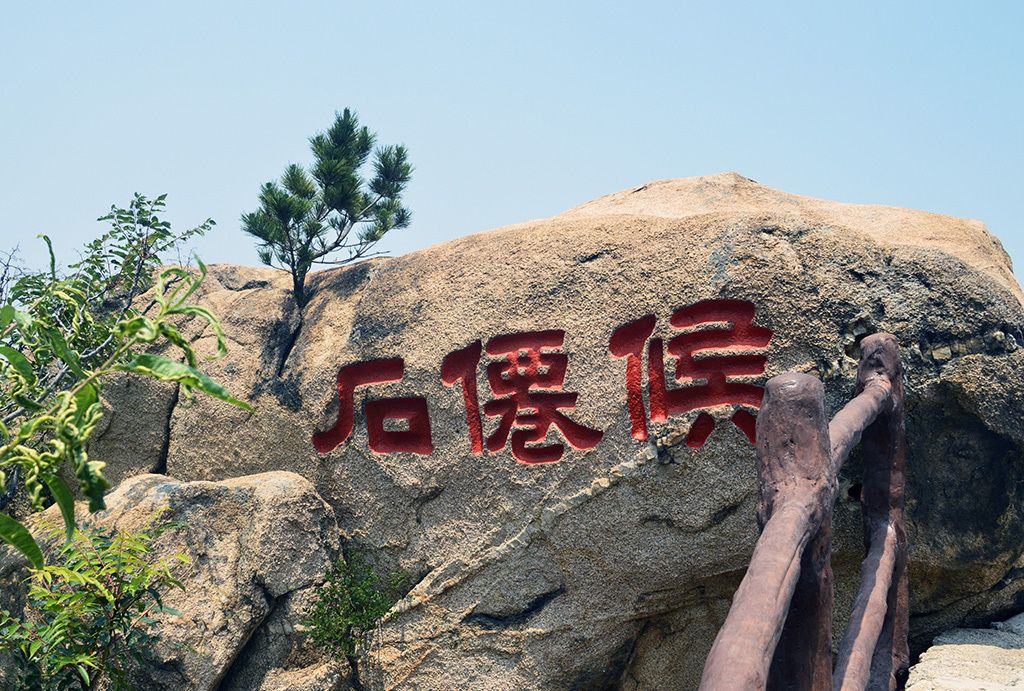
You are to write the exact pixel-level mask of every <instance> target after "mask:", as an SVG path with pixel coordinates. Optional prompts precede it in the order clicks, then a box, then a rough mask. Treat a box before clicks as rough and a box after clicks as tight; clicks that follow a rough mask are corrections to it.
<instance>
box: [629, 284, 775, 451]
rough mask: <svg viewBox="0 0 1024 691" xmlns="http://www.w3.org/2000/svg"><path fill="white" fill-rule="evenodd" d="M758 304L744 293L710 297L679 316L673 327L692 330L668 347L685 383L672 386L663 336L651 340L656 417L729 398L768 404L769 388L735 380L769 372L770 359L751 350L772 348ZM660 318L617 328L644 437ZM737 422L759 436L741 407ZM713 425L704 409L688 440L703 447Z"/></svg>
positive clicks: (637, 433)
mask: <svg viewBox="0 0 1024 691" xmlns="http://www.w3.org/2000/svg"><path fill="white" fill-rule="evenodd" d="M754 309H755V308H754V305H753V304H752V303H750V302H746V301H743V300H705V301H703V302H698V303H697V304H695V305H691V306H689V307H684V308H682V309H679V310H677V311H676V312H675V313H674V314H673V315H672V318H671V324H672V326H673V327H674V328H676V329H685V330H686V332H685V333H683V334H680V335H678V336H676V337H674V338H672V339H671V340H670V341H669V342H668V352H669V354H670V355H672V356H674V357H676V358H677V362H676V368H675V375H676V376H675V378H676V381H678V382H679V383H681V384H684V386H683V387H676V388H669V386H668V384H667V383H666V381H665V362H664V344H663V341H662V340H661V339H660V338H654V339H651V340H650V342H649V344H648V361H647V364H648V374H647V379H648V385H649V398H650V408H651V421H652V422H664V421H665V420H667V419H668V418H669V417H670V416H672V415H678V414H681V413H687V412H690V411H692V410H700V409H704V408H713V407H716V406H722V405H734V406H744V407H747V408H754V409H757V408H760V407H761V399H762V398H763V396H764V389H763V387H761V386H757V385H755V384H748V383H745V382H737V381H733V379H732V378H734V377H740V376H758V375H761V374H764V371H765V366H766V364H767V358H766V357H765V356H764V355H763V354H758V353H752V352H750V351H751V350H756V349H762V348H765V347H766V346H767V345H768V343H769V342H770V341H771V338H772V332H771V331H770V330H769V329H765V328H763V327H759V326H754V324H753V321H754ZM654 325H655V318H654V316H653V315H648V316H646V317H644V318H642V319H638V320H636V321H633V322H630V323H628V324H625V325H623V326H621V327H619V328H618V329H616V330H615V332H614V333H613V334H612V338H611V341H610V342H609V350H610V351H611V354H612V356H614V357H617V358H621V357H624V358H626V398H627V402H628V404H629V414H630V420H631V422H632V425H633V437H634V438H636V439H640V440H643V439H646V438H647V424H646V419H645V418H646V416H645V415H644V409H643V398H642V395H641V390H642V383H641V381H640V379H641V372H642V363H641V358H642V354H643V346H644V342H645V341H646V340H647V339H648V338H649V337H650V335H651V334H652V333H653V332H654ZM732 421H733V423H735V424H736V426H737V427H739V428H740V429H741V430H742V431H743V433H744V434H746V435H747V438H749V439H750V441H751V443H753V441H754V423H755V418H754V416H753V415H752V414H751V413H750V412H748V411H747V410H743V409H740V410H737V411H736V412H735V413H734V414H733V416H732ZM714 427H715V421H714V418H712V417H711V416H710V415H709V414H707V413H706V412H702V413H700V415H698V416H697V419H696V420H695V421H694V423H693V425H692V426H691V427H690V431H689V434H688V435H687V438H686V443H687V444H688V445H689V446H691V447H693V448H699V447H701V446H703V445H704V442H705V441H707V438H708V436H710V434H711V432H712V430H714Z"/></svg>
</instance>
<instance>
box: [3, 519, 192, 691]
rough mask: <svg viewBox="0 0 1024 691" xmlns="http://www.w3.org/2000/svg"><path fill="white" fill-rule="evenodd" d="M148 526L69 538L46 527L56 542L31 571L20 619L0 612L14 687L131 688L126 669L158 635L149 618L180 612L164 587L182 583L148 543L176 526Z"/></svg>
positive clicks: (92, 530) (89, 530) (85, 531)
mask: <svg viewBox="0 0 1024 691" xmlns="http://www.w3.org/2000/svg"><path fill="white" fill-rule="evenodd" d="M153 526H154V524H153V523H151V524H150V527H147V528H146V529H144V530H142V531H141V532H138V533H131V532H125V531H114V530H103V529H100V528H97V527H92V526H87V527H83V528H81V529H76V530H75V532H74V534H73V536H72V538H71V541H70V542H67V543H65V542H64V527H63V526H50V535H49V538H50V541H51V542H52V543H54V544H56V545H58V547H56V548H55V549H54V551H53V552H52V553H51V554H49V555H48V557H49V558H48V562H49V563H48V564H47V565H45V566H43V567H42V568H34V567H33V568H31V569H30V573H31V575H30V576H29V579H28V584H29V588H28V599H27V604H26V607H25V612H24V618H23V619H22V618H20V617H17V616H15V615H13V614H12V613H10V612H8V611H0V651H3V652H5V653H6V654H7V655H8V656H9V658H10V659H13V661H14V663H15V666H16V668H17V681H16V682H15V683H16V684H17V686H16V688H18V689H45V690H47V691H49V690H50V689H95V688H99V687H100V684H101V682H102V683H105V684H106V685H107V687H112V688H115V689H126V688H129V687H128V684H127V677H126V672H127V670H128V668H129V666H130V665H131V664H132V662H133V661H135V662H142V653H143V652H144V651H145V650H146V649H147V648H148V647H150V646H151V645H152V644H153V642H154V641H155V640H156V636H155V635H154V634H153V633H152V632H151V631H150V629H151V625H152V624H154V623H155V620H154V619H153V616H154V615H156V614H158V613H161V612H164V613H169V614H177V612H175V611H174V610H171V609H170V608H168V607H166V606H165V605H164V604H163V601H162V599H161V592H162V591H166V590H167V589H169V588H183V586H182V584H181V583H180V582H179V581H178V580H177V579H176V578H175V577H174V575H173V573H172V572H171V568H170V567H171V562H170V561H168V560H166V559H154V557H153V547H152V543H153V540H154V539H156V538H157V537H158V536H159V535H160V534H161V533H163V532H164V531H166V530H168V529H169V528H171V527H174V526H173V525H170V524H164V525H161V526H158V527H153ZM174 559H176V560H180V561H187V557H186V556H184V555H176V557H175V558H174Z"/></svg>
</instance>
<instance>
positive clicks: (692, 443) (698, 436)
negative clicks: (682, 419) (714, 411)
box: [686, 413, 715, 449]
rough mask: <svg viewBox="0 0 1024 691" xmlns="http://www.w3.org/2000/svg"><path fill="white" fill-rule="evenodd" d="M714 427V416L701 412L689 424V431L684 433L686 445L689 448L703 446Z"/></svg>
mask: <svg viewBox="0 0 1024 691" xmlns="http://www.w3.org/2000/svg"><path fill="white" fill-rule="evenodd" d="M714 429H715V418H713V417H711V416H710V415H708V414H707V413H701V414H700V415H698V416H697V419H696V420H694V421H693V424H692V425H690V431H689V432H688V433H687V434H686V445H687V446H689V447H690V448H691V449H699V448H700V447H702V446H704V442H706V441H707V440H708V437H710V436H711V433H712V432H713V431H714Z"/></svg>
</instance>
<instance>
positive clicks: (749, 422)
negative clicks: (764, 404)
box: [732, 410, 757, 444]
mask: <svg viewBox="0 0 1024 691" xmlns="http://www.w3.org/2000/svg"><path fill="white" fill-rule="evenodd" d="M732 424H734V425H736V426H737V427H739V428H740V430H741V431H742V432H743V434H745V435H747V439H749V440H750V443H751V444H756V443H757V418H756V417H754V415H753V414H752V413H749V412H747V411H746V410H737V411H736V412H735V413H733V414H732Z"/></svg>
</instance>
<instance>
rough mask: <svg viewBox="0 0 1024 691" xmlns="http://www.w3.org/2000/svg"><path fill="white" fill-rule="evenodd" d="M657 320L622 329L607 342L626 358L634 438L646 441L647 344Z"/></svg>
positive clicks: (648, 319) (639, 321)
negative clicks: (644, 366) (645, 376)
mask: <svg viewBox="0 0 1024 691" xmlns="http://www.w3.org/2000/svg"><path fill="white" fill-rule="evenodd" d="M656 322H657V319H656V318H655V316H654V315H653V314H648V315H647V316H646V317H642V318H640V319H637V320H636V321H631V322H629V323H628V324H625V325H623V326H620V327H619V328H617V329H616V330H615V331H614V332H613V333H612V337H611V340H609V342H608V350H609V351H611V354H612V356H613V357H617V358H622V357H624V358H626V403H627V406H628V408H629V419H630V421H631V422H632V424H633V438H634V439H639V440H640V441H643V440H645V439H647V412H646V411H645V410H644V397H643V355H644V344H645V343H647V339H648V338H650V337H651V334H652V333H654V325H655V323H656Z"/></svg>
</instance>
